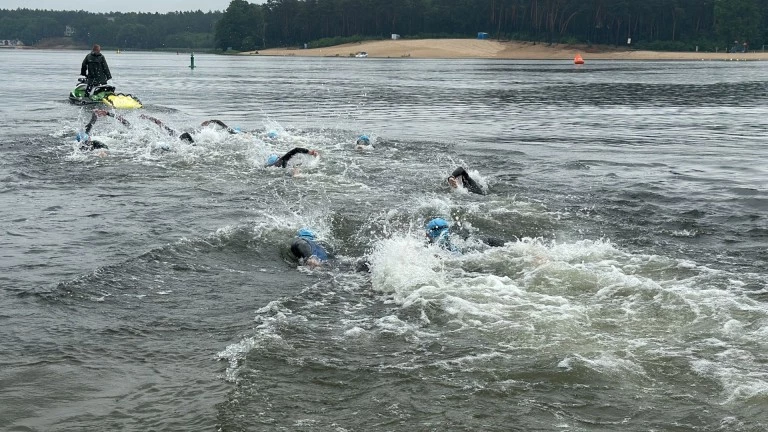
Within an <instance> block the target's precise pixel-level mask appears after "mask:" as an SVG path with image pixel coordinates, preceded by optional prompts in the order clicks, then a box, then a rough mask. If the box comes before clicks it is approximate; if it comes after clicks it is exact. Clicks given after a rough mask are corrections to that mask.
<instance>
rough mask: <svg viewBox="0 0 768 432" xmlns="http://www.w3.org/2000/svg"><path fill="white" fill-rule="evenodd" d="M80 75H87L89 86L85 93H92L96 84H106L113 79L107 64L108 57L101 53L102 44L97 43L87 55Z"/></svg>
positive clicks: (88, 94) (87, 94)
mask: <svg viewBox="0 0 768 432" xmlns="http://www.w3.org/2000/svg"><path fill="white" fill-rule="evenodd" d="M80 75H85V77H86V78H87V80H88V81H87V82H88V87H86V89H85V95H86V96H90V95H91V89H93V87H95V86H99V85H104V84H106V83H107V81H109V80H111V79H112V74H111V73H110V72H109V66H107V59H106V58H104V55H102V54H101V46H100V45H98V44H96V45H94V46H93V50H91V52H90V53H88V55H87V56H85V59H83V64H82V66H80Z"/></svg>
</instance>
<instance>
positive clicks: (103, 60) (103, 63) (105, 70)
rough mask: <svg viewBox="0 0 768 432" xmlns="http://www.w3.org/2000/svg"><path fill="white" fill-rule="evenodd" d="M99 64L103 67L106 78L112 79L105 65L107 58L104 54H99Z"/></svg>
mask: <svg viewBox="0 0 768 432" xmlns="http://www.w3.org/2000/svg"><path fill="white" fill-rule="evenodd" d="M101 64H102V67H103V69H104V75H105V76H106V77H107V80H111V79H112V74H111V73H110V72H109V66H107V58H106V57H104V56H101Z"/></svg>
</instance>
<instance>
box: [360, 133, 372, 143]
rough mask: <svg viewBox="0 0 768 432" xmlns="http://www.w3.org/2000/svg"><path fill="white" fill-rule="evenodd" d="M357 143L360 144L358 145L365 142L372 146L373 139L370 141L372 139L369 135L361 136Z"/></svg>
mask: <svg viewBox="0 0 768 432" xmlns="http://www.w3.org/2000/svg"><path fill="white" fill-rule="evenodd" d="M357 142H358V144H359V143H360V142H364V143H366V144H370V142H371V139H370V138H368V135H360V136H359V137H358V138H357Z"/></svg>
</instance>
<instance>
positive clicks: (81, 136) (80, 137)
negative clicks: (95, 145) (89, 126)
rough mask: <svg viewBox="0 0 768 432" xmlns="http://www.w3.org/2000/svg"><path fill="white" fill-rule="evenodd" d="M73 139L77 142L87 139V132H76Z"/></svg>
mask: <svg viewBox="0 0 768 432" xmlns="http://www.w3.org/2000/svg"><path fill="white" fill-rule="evenodd" d="M75 139H76V140H77V142H81V141H88V134H87V133H85V132H78V133H77V136H76V137H75Z"/></svg>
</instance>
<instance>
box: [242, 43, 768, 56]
mask: <svg viewBox="0 0 768 432" xmlns="http://www.w3.org/2000/svg"><path fill="white" fill-rule="evenodd" d="M359 52H365V53H367V56H368V57H369V58H421V59H504V60H570V61H572V60H573V59H574V57H575V56H576V54H579V55H581V56H582V57H583V59H584V61H585V62H588V61H589V60H645V61H652V60H666V61H675V60H679V61H685V60H691V61H701V60H721V61H750V60H753V61H754V60H763V61H764V60H768V52H749V53H726V52H720V53H713V52H671V51H640V50H631V49H625V48H613V47H609V46H587V45H563V44H553V45H548V44H542V43H533V42H519V41H509V42H502V41H496V40H479V39H408V40H403V39H398V40H381V41H364V42H360V43H351V44H344V45H337V46H332V47H325V48H312V49H284V48H270V49H265V50H259V51H250V52H243V53H239V54H238V55H249V56H254V55H259V56H287V57H293V56H295V57H354V56H355V54H357V53H359Z"/></svg>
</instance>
